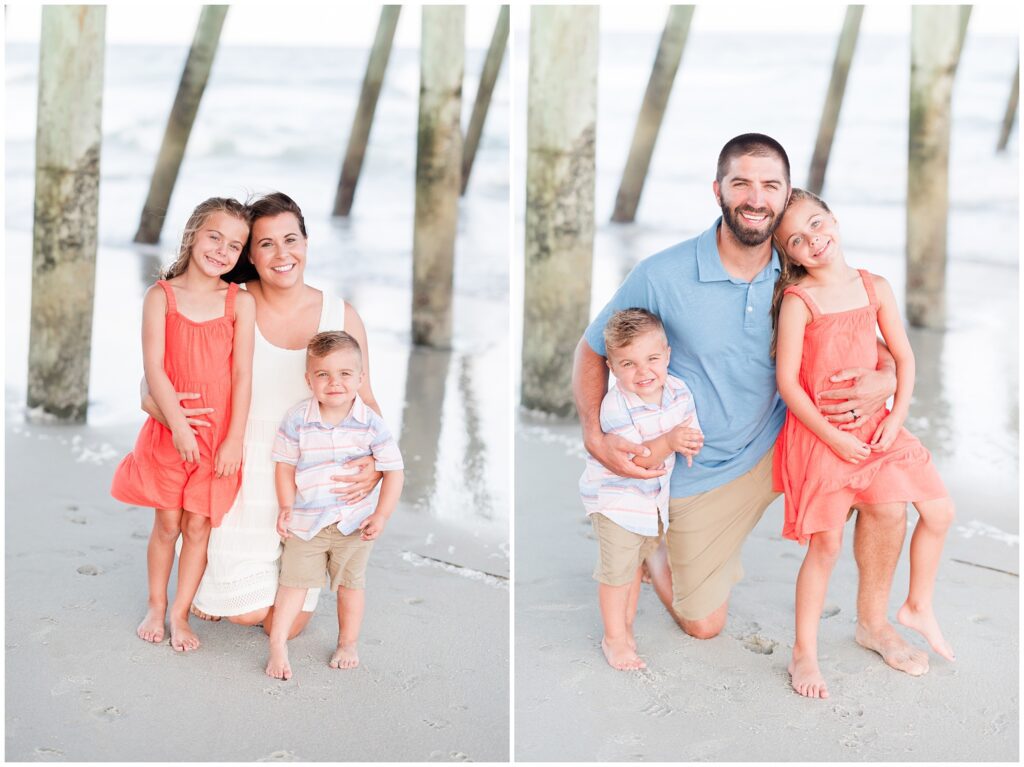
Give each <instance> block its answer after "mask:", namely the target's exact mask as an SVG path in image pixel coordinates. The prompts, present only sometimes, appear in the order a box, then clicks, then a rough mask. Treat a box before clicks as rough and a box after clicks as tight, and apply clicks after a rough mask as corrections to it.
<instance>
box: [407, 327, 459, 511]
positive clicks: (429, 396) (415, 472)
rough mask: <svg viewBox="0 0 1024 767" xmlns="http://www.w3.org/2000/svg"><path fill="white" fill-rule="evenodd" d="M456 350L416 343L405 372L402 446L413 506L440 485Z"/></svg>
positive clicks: (410, 353) (408, 495) (427, 499)
mask: <svg viewBox="0 0 1024 767" xmlns="http://www.w3.org/2000/svg"><path fill="white" fill-rule="evenodd" d="M451 360H452V354H451V352H450V351H447V350H441V349H427V348H424V347H422V346H420V347H413V349H412V350H411V351H410V352H409V359H408V363H407V365H406V374H405V400H404V401H405V407H404V408H403V410H402V436H401V441H400V443H399V446H400V447H401V450H402V456H403V457H404V458H405V462H406V466H405V487H404V489H403V491H402V492H403V496H404V497H405V498H406V499H408V501H409V502H410V503H411V504H412V506H413V507H416V506H418V505H419V504H420V503H423V502H425V501H429V500H430V497H431V496H432V495H433V494H434V489H435V487H436V486H437V455H438V445H440V444H441V428H442V426H443V425H444V400H445V391H446V389H447V385H448V378H449V369H450V367H451Z"/></svg>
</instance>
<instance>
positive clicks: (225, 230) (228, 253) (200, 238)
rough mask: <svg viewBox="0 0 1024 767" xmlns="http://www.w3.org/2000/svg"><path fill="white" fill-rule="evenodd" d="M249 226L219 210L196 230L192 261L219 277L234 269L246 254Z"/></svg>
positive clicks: (205, 271)
mask: <svg viewBox="0 0 1024 767" xmlns="http://www.w3.org/2000/svg"><path fill="white" fill-rule="evenodd" d="M248 236H249V227H248V226H247V225H246V223H245V222H244V221H241V220H240V219H239V218H238V217H237V216H233V215H231V214H230V213H227V212H225V211H220V210H219V211H216V212H214V213H211V214H210V215H209V216H207V217H206V221H204V222H203V224H202V226H200V227H199V229H198V231H196V234H195V239H194V240H193V242H192V256H191V262H192V263H193V264H194V265H195V266H196V267H197V268H198V269H199V270H200V271H201V272H202V273H203V274H206V275H209V276H211V277H219V276H221V275H222V274H226V273H227V272H229V271H231V267H233V266H234V265H235V263H237V261H238V257H239V256H240V255H241V254H242V247H243V246H244V245H245V240H246V238H247V237H248Z"/></svg>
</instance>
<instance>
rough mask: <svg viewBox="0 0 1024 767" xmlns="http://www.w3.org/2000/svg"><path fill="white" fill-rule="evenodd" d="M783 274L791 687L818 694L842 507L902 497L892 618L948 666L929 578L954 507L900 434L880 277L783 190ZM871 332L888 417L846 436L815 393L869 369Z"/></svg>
mask: <svg viewBox="0 0 1024 767" xmlns="http://www.w3.org/2000/svg"><path fill="white" fill-rule="evenodd" d="M775 245H776V248H777V250H778V251H779V254H780V256H781V257H782V275H781V277H780V279H779V282H778V285H777V286H776V289H775V297H774V300H773V303H772V311H773V317H774V320H775V338H774V339H773V344H772V351H773V353H774V354H775V365H776V377H777V380H778V386H779V394H780V395H781V396H782V398H783V399H784V400H785V402H786V405H787V406H788V408H789V412H788V414H787V416H786V422H785V424H784V425H783V428H782V431H781V432H780V434H779V439H778V443H777V444H776V449H775V467H774V468H775V486H776V489H777V490H782V491H783V492H785V495H786V513H785V526H784V529H783V535H784V536H785V537H786V538H791V539H793V540H796V541H799V542H800V543H807V544H808V546H807V554H806V556H805V557H804V562H803V565H802V566H801V568H800V574H799V576H798V577H797V581H796V641H795V643H794V645H793V658H792V661H791V662H790V665H789V672H790V675H791V677H792V684H793V688H794V689H795V690H796V691H797V692H798V693H800V694H801V695H806V696H808V697H812V698H825V697H828V688H827V686H826V684H825V680H824V678H823V677H822V675H821V671H820V669H819V668H818V623H819V621H820V619H821V611H822V606H823V603H824V601H825V593H826V591H827V588H828V579H829V576H830V575H831V573H832V568H833V566H834V565H835V562H836V559H837V558H838V556H839V550H840V545H841V543H842V536H843V526H844V525H845V523H846V520H847V518H848V515H849V513H850V510H851V509H852V508H858V509H863V508H864V507H866V506H875V505H880V504H893V503H895V504H899V505H901V506H905V504H906V503H908V502H912V503H913V504H914V506H915V508H916V509H917V511H918V513H919V514H920V519H919V520H918V523H917V526H916V528H915V530H914V535H913V539H912V540H911V543H910V592H909V595H908V596H907V600H906V602H904V604H903V606H902V607H901V608H900V610H899V612H898V613H897V620H899V621H900V623H902V624H903V625H905V626H907V627H909V628H912V629H914V630H916V631H918V632H920V633H921V634H922V635H923V636H924V637H925V639H927V640H928V643H929V644H930V645H931V647H932V649H934V650H935V651H936V652H937V653H939V654H940V655H942V656H943V657H945V658H947V659H949V660H953V659H954V655H953V650H952V648H951V647H950V646H949V644H948V643H947V642H946V640H945V639H944V638H943V636H942V632H941V630H940V629H939V625H938V622H937V621H936V619H935V615H934V613H933V611H932V594H933V592H934V588H935V573H936V571H937V569H938V566H939V557H940V554H941V553H942V545H943V543H944V541H945V537H946V531H947V530H948V529H949V526H950V524H951V522H952V520H953V513H954V510H953V502H952V500H951V499H950V497H949V494H948V493H947V492H946V488H945V486H944V485H943V483H942V479H941V478H940V477H939V474H938V472H937V471H936V469H935V466H934V464H933V463H932V461H931V456H930V455H929V453H928V451H927V450H926V449H925V448H924V447H923V446H922V445H921V443H920V442H919V441H918V440H917V439H916V438H915V437H914V436H913V435H911V434H910V432H908V431H907V430H906V429H904V428H903V422H904V421H905V420H906V417H907V411H908V409H909V408H910V399H911V395H912V394H913V390H914V355H913V352H912V351H911V348H910V342H909V341H908V339H907V334H906V331H905V330H904V328H903V321H902V319H901V318H900V314H899V309H898V308H897V306H896V298H895V296H894V295H893V291H892V288H891V287H890V286H889V283H888V282H886V280H885V279H883V278H882V277H879V276H877V275H873V274H870V273H869V272H867V271H865V270H857V269H852V268H851V267H849V266H847V265H846V261H845V259H844V258H843V252H842V247H841V243H840V239H839V230H838V227H837V224H836V219H835V217H834V216H833V215H832V212H831V211H830V210H829V208H828V206H827V205H826V204H825V203H824V202H823V201H822V200H821V199H819V198H818V197H816V196H815V195H813V194H811V193H810V192H806V191H804V190H802V189H794V190H793V193H792V196H791V197H790V201H789V205H788V207H787V208H786V210H785V213H784V214H783V217H782V220H781V221H780V222H779V226H778V228H777V229H776V231H775ZM876 326H877V328H879V329H880V330H881V332H882V337H883V338H884V339H885V343H886V345H887V346H888V348H889V350H890V351H891V352H892V355H893V357H894V359H895V361H896V395H895V397H894V399H893V406H892V410H891V411H890V410H888V409H886V408H882V409H880V410H879V411H878V412H877V413H875V414H874V415H872V416H870V417H866V418H865V417H863V416H861V415H860V414H858V413H856V412H851V413H850V415H851V417H852V419H853V422H852V428H851V429H850V430H848V431H844V430H840V429H839V428H838V427H836V426H834V425H833V424H831V423H829V422H828V421H827V420H825V418H824V416H822V415H821V413H820V412H819V411H818V408H817V406H816V404H815V402H814V392H817V391H824V390H826V389H831V388H836V386H845V385H846V384H844V383H840V384H833V383H831V382H830V380H829V376H830V375H831V374H832V373H833V372H835V371H836V370H842V369H845V368H850V367H864V368H870V369H874V368H875V366H876V365H877V361H878V358H877V353H878V352H877V349H878V347H877V342H876Z"/></svg>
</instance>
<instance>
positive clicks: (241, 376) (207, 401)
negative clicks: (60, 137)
mask: <svg viewBox="0 0 1024 767" xmlns="http://www.w3.org/2000/svg"><path fill="white" fill-rule="evenodd" d="M248 236H249V223H248V218H247V209H246V207H245V206H244V205H243V204H242V203H240V202H238V201H237V200H233V199H223V198H211V199H209V200H206V201H205V202H203V203H202V204H200V205H199V207H197V208H196V209H195V210H194V211H193V212H192V215H191V217H190V218H189V220H188V222H187V223H186V224H185V232H184V234H183V236H182V240H181V247H180V248H179V252H178V258H177V260H176V261H175V262H174V263H173V264H172V265H171V266H170V268H168V270H167V271H166V273H165V274H164V279H162V280H159V281H158V282H157V283H156V284H155V285H153V286H152V287H151V288H149V290H148V291H146V297H145V300H144V303H143V307H142V357H143V365H144V367H145V371H146V381H147V382H148V384H149V389H150V392H151V394H152V396H153V398H154V399H155V400H156V401H157V403H158V404H159V405H160V407H161V409H162V410H163V412H164V413H166V414H168V415H167V420H168V426H163V425H162V424H160V423H158V422H157V421H155V420H154V419H153V418H149V419H148V420H147V421H146V423H145V424H144V425H143V427H142V431H141V432H140V433H139V437H138V439H137V440H136V442H135V448H134V450H133V451H132V452H131V453H130V454H128V455H127V456H126V457H125V459H124V460H123V461H121V464H120V465H119V466H118V467H117V471H116V473H115V474H114V481H113V485H112V487H111V494H112V495H113V496H114V497H115V498H117V499H118V500H120V501H124V502H125V503H131V504H134V505H137V506H152V507H153V508H154V509H156V519H155V520H154V522H153V532H152V534H151V535H150V538H149V548H148V550H147V566H148V578H149V609H148V611H147V613H146V617H145V618H144V619H143V621H142V623H140V624H139V627H138V629H137V632H136V633H138V635H139V637H140V638H142V639H144V640H146V641H147V642H156V643H159V642H162V641H163V639H164V618H165V615H166V613H167V583H168V580H169V579H170V575H171V567H172V565H173V564H174V546H175V542H176V541H177V539H178V535H179V533H180V534H181V536H182V546H181V554H180V556H179V558H178V589H177V592H176V593H175V596H174V603H173V604H172V605H171V610H170V627H171V646H172V647H173V648H174V649H175V650H177V651H179V652H186V651H189V650H194V649H196V648H198V647H199V639H198V638H197V637H196V635H195V634H194V633H193V632H192V630H191V629H190V628H189V623H188V615H189V607H190V606H191V604H192V599H193V597H194V596H195V593H196V589H197V588H198V587H199V581H200V579H201V578H202V576H203V571H204V570H205V569H206V546H207V541H208V539H209V537H210V528H211V526H212V527H218V526H219V525H220V523H221V520H222V519H223V517H224V514H225V513H227V511H228V509H229V508H230V507H231V504H232V502H233V501H234V499H235V495H236V494H237V493H238V487H239V484H240V482H241V474H240V471H239V466H240V464H241V462H242V436H243V434H244V429H245V421H246V415H247V414H248V412H249V399H250V396H251V391H252V350H253V334H254V326H255V317H256V308H255V303H254V302H253V299H252V296H250V295H248V294H247V293H245V292H244V291H243V292H241V293H239V292H238V285H236V284H234V283H228V282H225V281H224V280H222V279H221V276H222V275H224V274H226V273H227V272H228V271H230V270H231V268H232V267H233V266H234V265H235V262H237V261H238V258H239V256H240V255H241V254H242V250H243V248H244V246H245V241H246V239H247V238H248ZM176 391H177V392H195V393H197V394H198V395H199V404H197V405H196V407H212V408H214V411H213V413H212V414H211V415H210V416H209V417H208V420H209V421H210V426H209V427H204V428H200V429H193V428H192V427H190V426H189V425H188V423H186V421H185V416H184V415H183V414H182V412H181V408H180V407H179V406H178V397H177V396H176V395H175V392H176Z"/></svg>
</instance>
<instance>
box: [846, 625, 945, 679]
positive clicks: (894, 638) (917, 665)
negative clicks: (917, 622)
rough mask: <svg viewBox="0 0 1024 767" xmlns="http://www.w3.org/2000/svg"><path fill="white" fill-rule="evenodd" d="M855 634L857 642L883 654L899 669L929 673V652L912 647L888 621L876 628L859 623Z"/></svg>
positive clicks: (916, 673)
mask: <svg viewBox="0 0 1024 767" xmlns="http://www.w3.org/2000/svg"><path fill="white" fill-rule="evenodd" d="M853 636H854V639H855V640H856V641H857V644H859V645H860V646H861V647H865V648H867V649H868V650H873V651H874V652H876V653H878V654H879V655H881V656H882V660H884V661H885V662H886V664H887V665H889V666H891V667H892V668H894V669H896V670H897V671H902V672H904V673H905V674H910V675H911V676H921V675H922V674H927V673H928V653H926V652H922V651H921V650H918V649H917V648H915V647H911V646H910V645H909V644H908V643H907V640H905V639H904V638H903V637H901V636H900V635H899V634H897V633H896V629H894V628H893V627H892V626H891V625H889V624H888V623H886V624H884V625H882V626H880V627H877V628H874V629H871V628H868V627H867V626H864V625H862V624H860V623H858V624H857V630H856V632H855V633H854V635H853Z"/></svg>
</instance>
